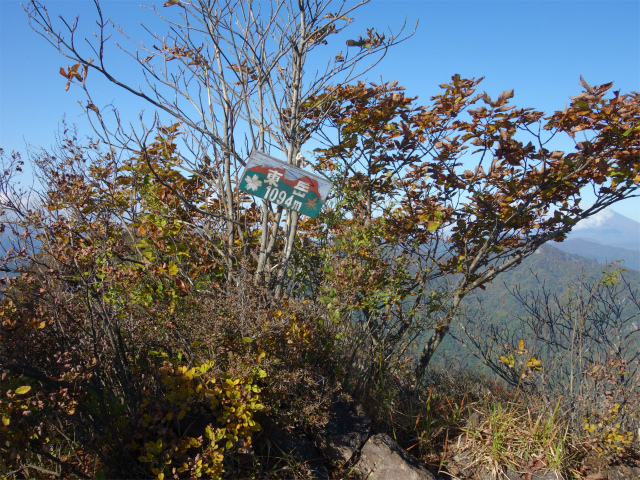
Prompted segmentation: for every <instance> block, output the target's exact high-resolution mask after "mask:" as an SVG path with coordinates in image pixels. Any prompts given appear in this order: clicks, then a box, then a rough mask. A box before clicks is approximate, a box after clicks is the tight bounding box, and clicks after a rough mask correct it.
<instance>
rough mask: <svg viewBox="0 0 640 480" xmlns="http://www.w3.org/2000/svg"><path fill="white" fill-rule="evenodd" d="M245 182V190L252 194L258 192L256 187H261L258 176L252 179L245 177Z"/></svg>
mask: <svg viewBox="0 0 640 480" xmlns="http://www.w3.org/2000/svg"><path fill="white" fill-rule="evenodd" d="M245 182H247V190H251V191H254V192H255V191H256V190H258V187H260V186H261V185H262V181H261V180H260V178H259V177H258V175H254V176H253V177H250V176H248V175H247V178H246V179H245Z"/></svg>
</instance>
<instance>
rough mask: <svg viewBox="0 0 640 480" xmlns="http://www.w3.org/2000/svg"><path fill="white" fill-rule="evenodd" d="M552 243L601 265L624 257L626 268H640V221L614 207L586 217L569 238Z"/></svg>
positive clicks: (623, 264) (623, 263) (556, 246)
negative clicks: (620, 212) (628, 216)
mask: <svg viewBox="0 0 640 480" xmlns="http://www.w3.org/2000/svg"><path fill="white" fill-rule="evenodd" d="M550 245H552V246H553V247H555V248H557V249H559V250H562V251H564V252H567V253H571V254H577V255H580V256H582V257H585V258H593V259H595V260H597V261H598V262H599V263H601V264H606V263H611V262H615V261H617V260H622V261H623V262H622V266H623V267H626V268H631V269H634V270H640V223H638V222H636V221H634V220H632V219H630V218H627V217H625V216H624V215H620V214H619V213H616V212H614V211H613V210H603V211H602V212H600V213H598V214H597V215H594V216H593V217H591V218H588V219H587V220H583V221H582V222H580V223H578V225H576V228H574V229H573V231H571V233H570V234H569V235H567V240H565V241H564V242H560V243H555V242H554V243H551V244H550Z"/></svg>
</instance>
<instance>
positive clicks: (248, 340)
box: [242, 337, 253, 343]
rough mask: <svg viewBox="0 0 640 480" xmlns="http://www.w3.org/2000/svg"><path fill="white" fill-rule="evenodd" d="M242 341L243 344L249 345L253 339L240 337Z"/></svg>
mask: <svg viewBox="0 0 640 480" xmlns="http://www.w3.org/2000/svg"><path fill="white" fill-rule="evenodd" d="M242 341H243V342H245V343H251V342H253V339H251V338H249V337H242Z"/></svg>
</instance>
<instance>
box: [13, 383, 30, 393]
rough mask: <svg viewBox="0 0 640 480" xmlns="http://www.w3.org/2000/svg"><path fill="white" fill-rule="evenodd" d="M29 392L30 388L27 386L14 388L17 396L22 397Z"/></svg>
mask: <svg viewBox="0 0 640 480" xmlns="http://www.w3.org/2000/svg"><path fill="white" fill-rule="evenodd" d="M29 390H31V387H30V386H29V385H24V386H22V387H19V388H16V393H17V394H18V395H23V394H25V393H27V392H28V391H29Z"/></svg>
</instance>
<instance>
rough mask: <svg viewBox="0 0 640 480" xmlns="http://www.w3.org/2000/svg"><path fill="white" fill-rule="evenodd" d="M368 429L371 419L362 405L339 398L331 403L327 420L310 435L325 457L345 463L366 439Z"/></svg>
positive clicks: (369, 428)
mask: <svg viewBox="0 0 640 480" xmlns="http://www.w3.org/2000/svg"><path fill="white" fill-rule="evenodd" d="M370 430H371V420H369V418H368V417H367V416H366V415H365V414H364V411H363V409H362V406H360V405H357V404H356V403H354V402H348V401H347V400H344V399H341V400H338V401H336V402H334V403H333V404H332V405H331V417H330V419H329V422H328V423H327V424H326V425H325V426H324V427H321V428H318V429H316V430H315V431H314V432H312V435H313V439H314V442H315V445H316V447H317V448H318V450H320V452H321V453H322V454H323V455H324V457H325V458H326V459H328V460H332V461H337V462H341V463H346V462H348V461H349V460H351V457H352V456H353V454H354V453H355V452H356V451H358V450H359V449H360V447H362V445H363V444H364V443H365V442H366V441H367V438H368V437H369V432H370Z"/></svg>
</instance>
